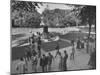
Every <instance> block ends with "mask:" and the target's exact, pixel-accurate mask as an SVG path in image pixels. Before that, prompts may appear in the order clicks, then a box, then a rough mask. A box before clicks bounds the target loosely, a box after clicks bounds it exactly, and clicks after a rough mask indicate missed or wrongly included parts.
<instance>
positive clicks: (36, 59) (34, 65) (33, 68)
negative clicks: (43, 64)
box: [32, 55, 38, 72]
mask: <svg viewBox="0 0 100 75" xmlns="http://www.w3.org/2000/svg"><path fill="white" fill-rule="evenodd" d="M37 63H38V58H37V56H36V55H35V56H32V70H34V71H35V72H37Z"/></svg>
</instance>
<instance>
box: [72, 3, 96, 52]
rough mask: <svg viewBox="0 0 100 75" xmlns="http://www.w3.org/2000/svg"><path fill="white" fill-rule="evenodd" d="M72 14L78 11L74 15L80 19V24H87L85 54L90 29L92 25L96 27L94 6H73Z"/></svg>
mask: <svg viewBox="0 0 100 75" xmlns="http://www.w3.org/2000/svg"><path fill="white" fill-rule="evenodd" d="M73 11H74V12H76V11H79V12H78V13H76V14H77V15H78V17H80V19H81V20H82V21H81V24H88V25H89V34H88V41H87V53H88V50H89V42H90V34H91V27H92V25H94V26H95V27H96V6H80V5H79V6H77V5H75V6H74V9H73Z"/></svg>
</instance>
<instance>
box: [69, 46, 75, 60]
mask: <svg viewBox="0 0 100 75" xmlns="http://www.w3.org/2000/svg"><path fill="white" fill-rule="evenodd" d="M74 58H75V48H74V47H72V52H71V54H70V59H72V60H74Z"/></svg>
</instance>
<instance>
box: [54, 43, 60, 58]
mask: <svg viewBox="0 0 100 75" xmlns="http://www.w3.org/2000/svg"><path fill="white" fill-rule="evenodd" d="M56 50H57V52H56V56H57V55H59V53H60V52H59V43H57V46H56ZM56 56H55V58H56Z"/></svg>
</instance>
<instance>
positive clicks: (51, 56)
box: [48, 53, 53, 71]
mask: <svg viewBox="0 0 100 75" xmlns="http://www.w3.org/2000/svg"><path fill="white" fill-rule="evenodd" d="M52 61H53V55H52V54H51V53H49V54H48V71H51V65H52Z"/></svg>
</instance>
